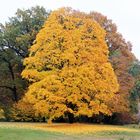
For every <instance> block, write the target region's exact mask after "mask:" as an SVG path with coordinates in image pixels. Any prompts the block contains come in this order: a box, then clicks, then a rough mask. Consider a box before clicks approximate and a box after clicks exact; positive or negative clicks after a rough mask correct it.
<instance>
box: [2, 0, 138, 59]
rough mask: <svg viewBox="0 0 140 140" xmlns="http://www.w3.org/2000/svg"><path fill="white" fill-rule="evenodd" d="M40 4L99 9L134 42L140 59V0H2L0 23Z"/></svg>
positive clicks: (52, 7)
mask: <svg viewBox="0 0 140 140" xmlns="http://www.w3.org/2000/svg"><path fill="white" fill-rule="evenodd" d="M36 5H40V6H43V7H45V8H46V9H51V10H53V9H57V8H60V7H64V6H68V7H72V8H74V9H78V10H80V11H85V12H90V11H97V12H100V13H102V14H104V15H106V16H107V17H108V18H110V19H112V20H113V22H114V23H116V24H117V26H118V30H119V32H120V33H122V35H123V36H124V38H125V39H126V40H127V41H130V42H131V43H132V44H133V52H134V54H135V55H136V57H137V58H138V59H139V60H140V37H139V34H140V33H139V32H140V0H0V23H4V22H5V21H7V20H8V17H11V16H14V13H15V12H16V10H17V9H18V8H20V9H22V8H24V9H27V8H30V7H32V6H36Z"/></svg>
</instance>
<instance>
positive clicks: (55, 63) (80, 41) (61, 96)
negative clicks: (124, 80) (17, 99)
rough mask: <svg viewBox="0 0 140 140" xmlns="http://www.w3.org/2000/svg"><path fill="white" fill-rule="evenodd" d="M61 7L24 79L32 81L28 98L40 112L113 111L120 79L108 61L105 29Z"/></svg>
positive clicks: (39, 42)
mask: <svg viewBox="0 0 140 140" xmlns="http://www.w3.org/2000/svg"><path fill="white" fill-rule="evenodd" d="M78 13H79V14H75V11H74V10H72V9H70V8H61V9H59V10H57V11H54V12H52V13H51V15H50V16H49V18H48V20H47V21H46V23H45V24H44V26H43V28H42V29H41V30H40V32H39V33H38V35H37V37H36V40H35V42H34V45H33V46H31V48H30V54H29V57H27V58H25V60H24V65H25V69H24V71H23V72H22V77H23V78H26V79H27V80H29V81H30V83H31V84H30V86H29V89H28V91H27V93H26V95H25V99H26V100H27V101H28V102H30V103H31V104H33V107H34V109H35V113H36V115H39V116H42V117H46V118H49V120H55V119H57V118H59V117H62V116H63V117H65V116H69V117H70V116H74V117H78V116H81V115H85V116H88V117H92V116H93V115H97V114H100V113H102V114H105V115H111V114H112V107H110V106H109V103H110V101H111V100H112V99H113V97H114V96H115V93H116V92H117V91H118V83H117V79H116V76H115V74H114V71H113V69H112V66H111V64H110V63H109V61H108V54H109V51H108V47H107V45H106V42H105V31H104V30H103V29H102V28H101V27H100V25H99V24H98V23H96V22H95V21H93V20H92V19H90V18H88V16H87V15H86V14H84V13H80V12H78Z"/></svg>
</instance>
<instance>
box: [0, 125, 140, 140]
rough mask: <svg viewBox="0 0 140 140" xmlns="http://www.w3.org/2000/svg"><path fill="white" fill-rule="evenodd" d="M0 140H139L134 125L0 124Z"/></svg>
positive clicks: (137, 131)
mask: <svg viewBox="0 0 140 140" xmlns="http://www.w3.org/2000/svg"><path fill="white" fill-rule="evenodd" d="M0 140H140V128H139V127H138V126H137V127H136V126H134V125H131V126H114V125H90V124H51V125H48V124H43V123H0Z"/></svg>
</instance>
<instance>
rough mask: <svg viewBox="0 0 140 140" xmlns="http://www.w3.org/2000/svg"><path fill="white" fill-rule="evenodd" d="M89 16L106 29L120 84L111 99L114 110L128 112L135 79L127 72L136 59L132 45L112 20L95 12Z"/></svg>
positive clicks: (113, 63) (111, 57)
mask: <svg viewBox="0 0 140 140" xmlns="http://www.w3.org/2000/svg"><path fill="white" fill-rule="evenodd" d="M90 16H91V18H92V19H94V20H95V21H97V22H98V23H99V24H100V26H101V27H102V28H104V30H105V31H106V42H107V45H108V48H109V55H110V57H109V59H110V62H111V64H112V67H113V69H114V72H115V74H116V76H117V79H118V83H119V86H120V88H119V91H118V93H117V94H116V95H115V97H114V100H112V106H113V108H114V112H116V113H124V112H128V111H129V109H130V103H129V97H130V91H131V90H132V88H133V86H134V81H135V79H134V77H133V76H132V75H131V74H130V73H129V69H130V66H131V65H132V64H133V62H134V61H135V60H136V58H135V56H134V54H133V53H132V52H131V50H132V45H131V43H130V42H126V41H125V39H124V38H123V36H122V35H121V34H120V33H118V31H117V26H116V25H115V24H114V23H113V22H112V20H110V19H108V18H107V17H106V16H104V15H102V14H100V13H97V12H91V13H90ZM118 106H119V107H118ZM126 116H128V115H126ZM119 119H120V117H119Z"/></svg>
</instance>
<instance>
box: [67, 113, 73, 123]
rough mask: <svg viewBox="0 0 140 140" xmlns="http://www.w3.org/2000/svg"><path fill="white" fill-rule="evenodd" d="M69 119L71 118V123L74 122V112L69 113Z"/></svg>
mask: <svg viewBox="0 0 140 140" xmlns="http://www.w3.org/2000/svg"><path fill="white" fill-rule="evenodd" d="M68 119H69V123H73V122H74V115H73V114H72V113H68Z"/></svg>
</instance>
